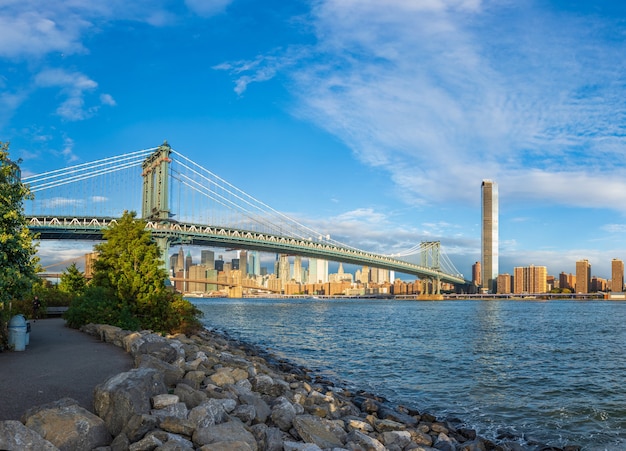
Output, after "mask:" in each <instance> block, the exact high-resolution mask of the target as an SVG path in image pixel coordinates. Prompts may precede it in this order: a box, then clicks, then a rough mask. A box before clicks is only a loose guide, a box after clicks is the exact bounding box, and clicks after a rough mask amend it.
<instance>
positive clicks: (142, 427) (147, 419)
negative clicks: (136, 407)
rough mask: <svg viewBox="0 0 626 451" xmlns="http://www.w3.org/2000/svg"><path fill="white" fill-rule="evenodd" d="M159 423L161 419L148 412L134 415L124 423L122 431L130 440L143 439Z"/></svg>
mask: <svg viewBox="0 0 626 451" xmlns="http://www.w3.org/2000/svg"><path fill="white" fill-rule="evenodd" d="M158 424H159V420H158V419H157V418H156V417H154V416H152V415H148V414H146V413H142V414H140V415H133V416H132V417H130V420H128V422H127V423H126V424H125V425H124V429H122V433H123V435H125V436H126V437H128V440H129V441H130V442H136V441H139V440H141V439H142V438H143V437H144V436H145V435H146V434H147V433H148V432H150V431H152V430H154V429H156V427H157V426H158Z"/></svg>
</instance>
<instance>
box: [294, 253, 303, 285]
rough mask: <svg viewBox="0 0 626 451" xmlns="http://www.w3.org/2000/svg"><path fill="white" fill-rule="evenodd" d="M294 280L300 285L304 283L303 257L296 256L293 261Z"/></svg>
mask: <svg viewBox="0 0 626 451" xmlns="http://www.w3.org/2000/svg"><path fill="white" fill-rule="evenodd" d="M292 279H293V280H295V281H296V282H298V283H302V282H303V278H302V257H301V256H300V255H296V256H295V258H294V260H293V277H292Z"/></svg>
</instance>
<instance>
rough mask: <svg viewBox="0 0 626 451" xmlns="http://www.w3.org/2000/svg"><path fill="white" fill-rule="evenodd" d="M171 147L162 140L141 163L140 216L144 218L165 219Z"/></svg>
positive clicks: (166, 218) (168, 210) (168, 215)
mask: <svg viewBox="0 0 626 451" xmlns="http://www.w3.org/2000/svg"><path fill="white" fill-rule="evenodd" d="M171 153H172V148H171V147H170V146H169V144H168V143H167V141H163V144H161V145H160V146H159V147H158V148H157V149H156V150H155V151H154V153H152V155H150V156H149V157H148V158H146V159H145V160H144V162H143V163H142V165H141V169H142V172H141V176H142V177H143V196H142V206H141V217H142V218H143V219H144V220H146V221H150V220H153V221H154V220H161V221H167V220H169V219H170V209H169V176H170V163H171V162H172V160H171V158H170V154H171Z"/></svg>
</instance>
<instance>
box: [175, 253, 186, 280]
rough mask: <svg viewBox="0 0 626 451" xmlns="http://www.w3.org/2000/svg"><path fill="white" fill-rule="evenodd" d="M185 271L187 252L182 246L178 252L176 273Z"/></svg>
mask: <svg viewBox="0 0 626 451" xmlns="http://www.w3.org/2000/svg"><path fill="white" fill-rule="evenodd" d="M183 271H185V252H184V251H183V247H182V246H181V247H180V249H179V250H178V258H177V259H176V268H175V273H179V272H183Z"/></svg>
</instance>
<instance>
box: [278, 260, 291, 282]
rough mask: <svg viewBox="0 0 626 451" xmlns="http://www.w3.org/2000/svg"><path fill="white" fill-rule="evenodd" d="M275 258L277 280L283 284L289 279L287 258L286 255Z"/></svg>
mask: <svg viewBox="0 0 626 451" xmlns="http://www.w3.org/2000/svg"><path fill="white" fill-rule="evenodd" d="M277 257H278V258H277V263H278V267H277V275H278V279H279V280H281V281H282V282H283V284H285V283H287V282H289V280H290V279H291V265H290V264H289V256H288V255H287V254H280V255H278V256H277Z"/></svg>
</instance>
